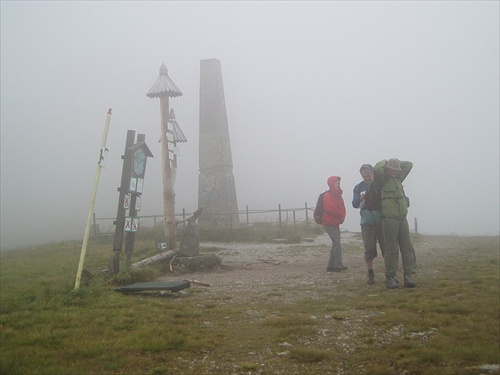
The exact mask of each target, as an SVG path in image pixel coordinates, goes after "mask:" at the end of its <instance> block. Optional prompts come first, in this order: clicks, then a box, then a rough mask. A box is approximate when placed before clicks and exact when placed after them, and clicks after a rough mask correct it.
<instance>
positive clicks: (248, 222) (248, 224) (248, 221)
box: [246, 205, 250, 227]
mask: <svg viewBox="0 0 500 375" xmlns="http://www.w3.org/2000/svg"><path fill="white" fill-rule="evenodd" d="M246 213H247V227H249V226H250V220H249V218H248V205H247V208H246Z"/></svg>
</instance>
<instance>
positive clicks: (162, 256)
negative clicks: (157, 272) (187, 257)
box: [132, 249, 180, 267]
mask: <svg viewBox="0 0 500 375" xmlns="http://www.w3.org/2000/svg"><path fill="white" fill-rule="evenodd" d="M179 251H180V250H179V249H173V250H168V251H165V252H164V253H160V254H156V255H153V256H152V257H149V258H146V259H143V260H140V261H138V262H135V263H134V264H132V267H141V266H145V265H149V264H153V263H156V262H159V261H162V260H166V259H170V258H172V257H174V256H176V255H177V254H179Z"/></svg>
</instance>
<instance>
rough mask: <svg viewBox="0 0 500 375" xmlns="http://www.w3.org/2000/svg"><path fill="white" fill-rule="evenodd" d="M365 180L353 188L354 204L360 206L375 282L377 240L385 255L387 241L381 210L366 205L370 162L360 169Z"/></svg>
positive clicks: (369, 267)
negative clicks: (383, 229) (374, 263)
mask: <svg viewBox="0 0 500 375" xmlns="http://www.w3.org/2000/svg"><path fill="white" fill-rule="evenodd" d="M359 173H361V177H363V181H361V182H360V183H359V184H357V185H356V186H355V187H354V189H353V197H352V206H353V207H354V208H359V209H360V211H359V214H360V216H361V223H360V224H361V235H362V236H363V245H364V248H365V253H364V258H365V262H366V268H367V270H368V284H375V273H374V272H373V259H375V258H376V257H377V241H378V244H379V246H380V252H381V253H382V256H384V250H385V243H384V236H383V233H382V222H381V220H380V211H377V210H369V209H367V208H366V207H365V193H366V192H367V190H368V187H369V186H370V183H371V182H373V167H372V166H371V165H370V164H363V165H362V166H361V168H360V169H359Z"/></svg>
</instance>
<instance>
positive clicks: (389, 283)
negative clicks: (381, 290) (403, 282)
mask: <svg viewBox="0 0 500 375" xmlns="http://www.w3.org/2000/svg"><path fill="white" fill-rule="evenodd" d="M385 286H386V287H387V289H398V288H399V281H398V279H396V278H395V277H387V278H386V280H385Z"/></svg>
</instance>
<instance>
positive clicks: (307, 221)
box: [304, 202, 309, 225]
mask: <svg viewBox="0 0 500 375" xmlns="http://www.w3.org/2000/svg"><path fill="white" fill-rule="evenodd" d="M304 207H305V210H306V225H309V213H308V212H307V202H305V203H304Z"/></svg>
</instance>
